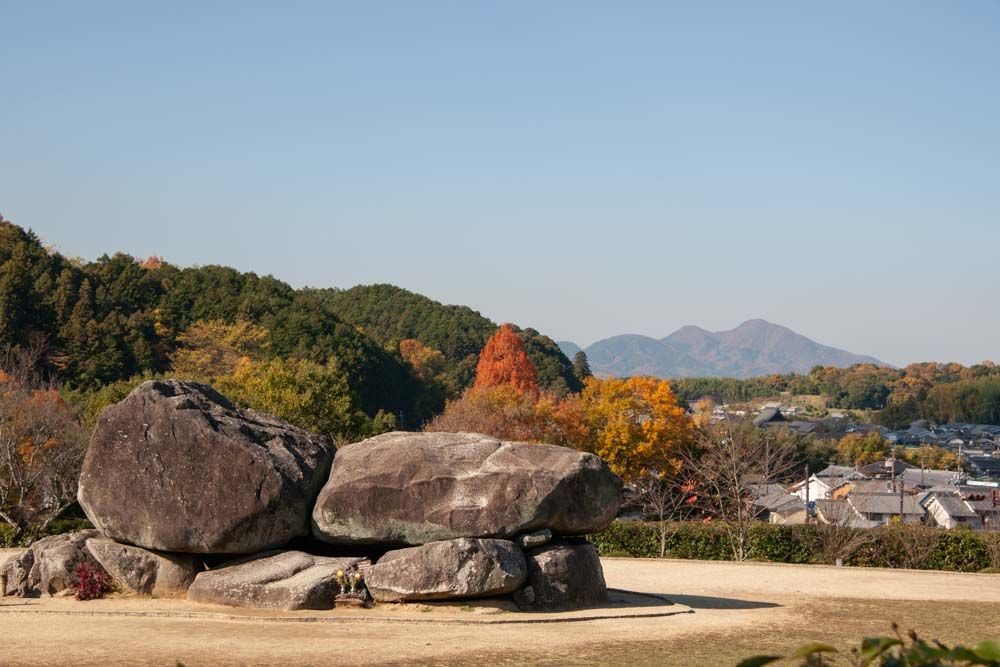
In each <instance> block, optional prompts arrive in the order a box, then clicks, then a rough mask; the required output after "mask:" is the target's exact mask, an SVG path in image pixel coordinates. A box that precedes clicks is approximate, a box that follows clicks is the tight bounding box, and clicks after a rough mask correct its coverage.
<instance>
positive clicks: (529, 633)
mask: <svg viewBox="0 0 1000 667" xmlns="http://www.w3.org/2000/svg"><path fill="white" fill-rule="evenodd" d="M2 557H3V555H2V554H0V558H2ZM604 567H605V572H606V576H607V579H608V584H609V585H610V586H612V587H616V588H623V589H630V590H635V591H643V592H649V593H658V594H665V595H667V596H669V597H670V598H672V599H673V600H675V601H676V602H677V603H678V610H681V611H685V610H686V609H684V607H687V608H690V609H691V610H692V611H693V613H682V614H678V615H673V616H667V617H655V618H613V619H606V620H590V621H576V622H571V623H530V624H520V623H518V624H508V623H496V622H495V621H497V620H508V619H515V620H516V619H517V618H519V615H518V614H505V615H503V616H497V615H496V614H481V613H478V612H469V611H467V610H466V611H463V610H461V609H460V608H459V607H451V608H442V607H433V608H429V610H428V611H422V610H419V609H416V610H415V609H414V608H410V609H403V610H400V609H395V610H394V609H392V608H388V609H385V608H384V609H381V610H377V611H376V612H374V613H371V612H369V613H367V614H366V615H364V616H361V615H359V612H360V610H335V611H333V612H319V613H316V612H309V613H308V614H303V613H299V614H298V616H299V617H300V618H295V617H296V614H270V615H267V614H263V615H260V614H258V615H256V616H259V618H254V616H255V614H254V613H246V616H247V617H246V618H226V617H224V616H223V615H222V614H226V612H227V609H226V608H221V607H214V606H205V605H196V604H191V603H188V602H186V601H181V600H141V599H111V600H101V601H96V602H90V603H77V602H75V601H71V600H41V601H36V600H33V601H23V600H14V599H10V598H5V599H3V600H0V635H2V636H3V637H4V646H3V651H2V654H0V662H2V663H3V664H5V665H40V664H74V665H83V664H94V665H96V664H100V665H146V664H148V665H174V664H175V663H176V661H182V662H183V663H184V664H185V665H187V666H188V667H195V666H197V665H316V664H327V665H333V664H338V665H339V664H344V665H347V664H416V663H419V664H435V665H477V666H481V665H522V664H537V665H562V664H594V665H618V664H625V665H629V666H630V667H636V666H640V665H726V664H733V663H735V662H737V661H738V660H739V659H741V658H743V657H746V656H747V655H752V654H755V653H768V652H775V653H781V652H787V651H789V650H791V649H793V648H794V647H796V646H798V645H801V644H803V643H806V642H808V641H813V640H821V641H826V642H830V643H833V644H835V645H837V646H839V647H842V648H844V649H845V650H846V649H847V648H848V647H850V646H852V645H854V644H856V643H857V641H858V640H859V639H860V638H861V637H863V636H865V635H872V634H886V633H888V632H889V631H890V624H891V623H892V622H893V621H895V622H897V623H899V624H900V625H901V626H902V627H903V628H904V629H907V628H913V629H916V630H917V631H918V632H920V633H921V634H923V635H925V636H927V637H928V638H938V639H941V640H942V641H946V642H972V641H976V640H979V639H984V638H987V637H997V636H1000V624H998V623H997V621H998V620H1000V575H989V574H952V573H939V572H910V571H892V570H872V569H851V568H831V567H820V566H787V565H773V564H760V563H745V564H737V563H709V562H700V561H673V560H662V561H654V560H628V559H615V558H612V559H605V561H604ZM146 610H149V611H154V612H155V613H158V614H162V615H161V616H155V617H149V616H144V615H141V614H143V613H145V611H146ZM206 614H220V615H219V616H217V617H210V616H206ZM230 615H234V614H230ZM235 615H239V614H235ZM304 616H308V617H309V618H310V619H312V620H313V621H314V622H276V621H287V620H289V619H295V620H297V621H304V620H306V619H305V618H304ZM559 618H561V615H559V614H553V615H548V616H546V617H544V620H558V619H559ZM481 621H494V622H492V623H490V624H484V623H483V622H481Z"/></svg>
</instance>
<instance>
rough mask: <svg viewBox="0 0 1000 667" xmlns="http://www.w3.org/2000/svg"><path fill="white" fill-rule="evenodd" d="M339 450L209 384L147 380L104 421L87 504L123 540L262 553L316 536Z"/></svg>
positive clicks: (89, 462)
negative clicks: (315, 515) (313, 522)
mask: <svg viewBox="0 0 1000 667" xmlns="http://www.w3.org/2000/svg"><path fill="white" fill-rule="evenodd" d="M333 454H334V448H333V446H332V444H331V443H330V442H328V441H327V440H326V439H325V438H322V437H320V436H317V435H314V434H311V433H309V432H307V431H304V430H302V429H299V428H296V427H294V426H292V425H290V424H288V423H286V422H283V421H281V420H279V419H277V418H275V417H272V416H270V415H266V414H263V413H260V412H256V411H253V410H241V409H238V408H237V407H236V406H234V405H233V404H232V403H230V402H229V401H228V400H227V399H226V398H225V397H223V396H222V395H221V394H219V393H218V392H216V391H215V390H213V389H212V388H211V387H208V386H207V385H201V384H197V383H193V382H178V381H174V380H171V381H168V382H145V383H143V384H142V385H140V386H139V387H137V388H136V389H135V390H134V391H132V393H130V394H129V395H128V396H127V397H126V398H125V399H124V400H123V401H121V402H120V403H118V404H116V405H113V406H111V407H109V408H108V409H107V410H105V411H104V412H103V413H102V414H101V416H100V417H99V419H98V421H97V426H96V428H95V429H94V434H93V436H92V438H91V441H90V447H89V449H88V451H87V456H86V458H85V460H84V464H83V472H82V473H81V475H80V491H79V499H80V504H81V505H82V506H83V509H84V511H85V512H86V513H87V516H88V517H89V518H90V520H91V521H92V522H93V524H94V525H95V526H96V527H97V528H99V529H100V530H101V532H102V533H103V534H104V535H106V536H107V537H110V538H111V539H113V540H115V541H118V542H126V543H129V544H134V545H136V546H141V547H144V548H147V549H154V550H158V551H176V552H187V553H203V554H211V553H222V554H225V553H233V554H242V553H255V552H259V551H263V550H266V549H272V548H275V547H279V546H281V545H283V544H285V543H286V542H288V541H289V540H290V539H292V538H294V537H298V536H302V535H306V534H308V531H309V515H310V512H311V510H312V505H313V501H314V500H315V498H316V494H317V493H318V491H319V489H320V487H321V486H322V484H323V482H324V481H326V477H327V473H328V471H329V466H330V462H331V460H332V459H333Z"/></svg>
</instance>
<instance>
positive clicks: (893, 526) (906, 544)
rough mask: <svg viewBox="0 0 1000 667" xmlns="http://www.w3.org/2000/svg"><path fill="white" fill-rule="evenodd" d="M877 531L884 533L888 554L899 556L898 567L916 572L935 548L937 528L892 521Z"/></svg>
mask: <svg viewBox="0 0 1000 667" xmlns="http://www.w3.org/2000/svg"><path fill="white" fill-rule="evenodd" d="M878 530H882V531H884V535H885V537H886V538H887V540H886V541H887V543H888V544H889V545H890V547H889V549H890V551H889V552H890V553H891V554H894V555H898V556H899V566H900V567H905V568H907V569H910V570H917V569H919V568H920V566H921V565H923V563H924V561H926V560H927V558H928V556H930V555H931V553H932V552H933V551H934V549H935V547H937V543H938V539H939V538H940V536H941V531H940V529H938V528H930V527H928V526H919V525H912V524H906V523H902V522H899V521H893V522H890V523H889V524H887V525H885V526H882V527H881V528H879V529H878Z"/></svg>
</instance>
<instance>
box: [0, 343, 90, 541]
mask: <svg viewBox="0 0 1000 667" xmlns="http://www.w3.org/2000/svg"><path fill="white" fill-rule="evenodd" d="M39 355H40V349H39V348H29V349H27V350H19V351H8V352H7V353H6V354H4V355H3V357H2V359H0V520H2V521H3V522H4V523H6V524H7V525H9V526H10V527H11V528H12V529H13V531H14V535H13V537H14V539H18V538H20V537H21V536H22V535H23V534H24V533H25V532H28V531H38V532H41V531H43V530H44V529H45V528H46V527H47V526H48V524H49V523H50V522H51V521H52V520H53V519H55V518H56V517H57V516H59V515H60V514H61V513H62V512H63V511H65V510H66V509H67V508H68V507H69V506H70V505H72V504H73V502H75V501H76V490H77V481H78V478H79V475H80V466H81V464H82V462H83V455H84V453H85V451H86V442H87V438H86V432H85V430H84V428H83V427H82V426H81V425H80V423H79V422H78V421H77V420H76V418H75V417H74V415H73V413H72V410H70V408H69V406H67V405H66V403H65V402H64V401H63V399H62V397H61V396H60V394H59V391H58V388H57V386H56V385H55V384H53V383H52V382H50V381H48V380H46V379H45V378H43V377H42V375H41V374H40V373H39V372H38V371H37V370H36V362H37V360H38V358H39Z"/></svg>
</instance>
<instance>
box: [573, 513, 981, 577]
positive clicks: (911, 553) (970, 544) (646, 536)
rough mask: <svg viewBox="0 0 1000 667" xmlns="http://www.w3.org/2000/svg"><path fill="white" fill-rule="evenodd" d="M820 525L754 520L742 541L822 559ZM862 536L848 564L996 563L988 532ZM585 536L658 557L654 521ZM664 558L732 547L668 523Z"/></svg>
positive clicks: (968, 566)
mask: <svg viewBox="0 0 1000 667" xmlns="http://www.w3.org/2000/svg"><path fill="white" fill-rule="evenodd" d="M821 529H822V527H820V526H815V525H809V526H801V525H795V526H782V525H776V524H769V523H763V522H762V523H758V524H755V525H754V526H753V527H752V528H751V530H750V533H749V538H748V541H747V556H748V558H751V559H755V560H764V561H770V562H775V563H827V562H829V559H830V553H829V551H830V550H829V549H828V548H825V547H824V543H823V540H821V539H819V531H820V530H821ZM862 532H863V536H864V538H865V539H864V540H856V541H855V543H853V544H852V545H851V551H850V556H849V557H848V558H847V564H848V565H854V566H858V567H890V568H900V567H906V568H917V569H924V570H950V571H954V572H979V571H981V570H983V569H986V568H989V567H996V564H995V563H994V562H993V558H992V554H991V551H990V548H989V545H988V543H987V541H988V540H990V539H991V538H992V537H993V536H992V535H989V534H986V533H974V532H971V531H967V530H951V531H948V530H944V529H938V528H928V527H925V526H899V525H894V526H887V527H883V528H871V529H868V530H864V531H862ZM589 539H590V540H591V541H592V542H593V543H594V544H595V545H596V546H597V549H598V551H599V552H600V554H601V555H602V556H610V555H615V556H631V557H633V558H657V557H658V556H659V555H660V544H659V533H658V529H657V526H656V524H655V523H645V522H641V521H615V522H614V523H612V524H611V526H609V527H608V529H607V530H604V531H602V532H600V533H597V534H594V535H591V536H590V537H589ZM665 555H666V556H667V557H668V558H681V559H697V560H729V559H731V558H732V550H731V549H730V547H729V544H728V541H727V538H726V534H725V531H724V530H722V528H721V527H720V526H718V525H713V524H703V523H697V522H694V521H686V522H685V521H682V522H677V523H672V524H670V525H669V527H668V532H667V539H666V554H665Z"/></svg>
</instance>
